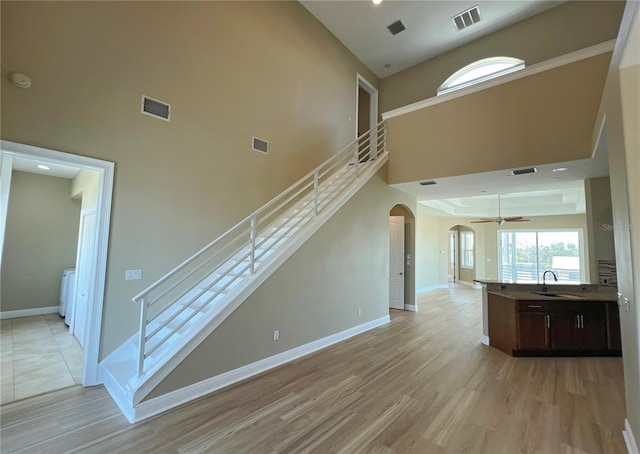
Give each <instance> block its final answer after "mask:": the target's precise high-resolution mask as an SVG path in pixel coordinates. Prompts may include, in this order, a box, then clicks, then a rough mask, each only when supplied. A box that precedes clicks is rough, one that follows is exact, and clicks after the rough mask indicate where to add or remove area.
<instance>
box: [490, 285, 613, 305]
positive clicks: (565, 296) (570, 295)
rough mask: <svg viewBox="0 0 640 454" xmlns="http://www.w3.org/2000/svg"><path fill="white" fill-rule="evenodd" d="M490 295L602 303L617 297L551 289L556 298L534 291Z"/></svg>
mask: <svg viewBox="0 0 640 454" xmlns="http://www.w3.org/2000/svg"><path fill="white" fill-rule="evenodd" d="M488 293H489V294H491V295H498V296H502V297H504V298H509V299H512V300H515V301H519V300H521V301H575V302H580V301H602V302H616V301H617V297H616V294H615V293H611V292H585V291H581V290H580V288H579V287H578V288H576V291H573V292H572V291H566V290H562V291H558V292H555V291H553V287H552V288H551V290H550V291H549V293H555V294H556V295H557V296H544V295H538V294H536V293H534V291H526V290H498V291H489V292H488Z"/></svg>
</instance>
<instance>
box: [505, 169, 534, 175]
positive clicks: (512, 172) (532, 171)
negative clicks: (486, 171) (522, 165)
mask: <svg viewBox="0 0 640 454" xmlns="http://www.w3.org/2000/svg"><path fill="white" fill-rule="evenodd" d="M537 171H538V169H536V168H535V167H529V168H528V169H518V170H512V171H511V175H526V174H527V173H536V172H537Z"/></svg>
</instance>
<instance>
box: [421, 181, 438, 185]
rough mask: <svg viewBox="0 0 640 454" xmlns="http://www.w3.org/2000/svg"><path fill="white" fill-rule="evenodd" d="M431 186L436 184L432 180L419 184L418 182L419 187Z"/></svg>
mask: <svg viewBox="0 0 640 454" xmlns="http://www.w3.org/2000/svg"><path fill="white" fill-rule="evenodd" d="M432 184H436V182H435V181H433V180H430V181H421V182H420V185H421V186H431V185H432Z"/></svg>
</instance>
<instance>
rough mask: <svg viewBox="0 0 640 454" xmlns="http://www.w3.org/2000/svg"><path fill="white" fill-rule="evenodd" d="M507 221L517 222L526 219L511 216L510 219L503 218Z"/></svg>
mask: <svg viewBox="0 0 640 454" xmlns="http://www.w3.org/2000/svg"><path fill="white" fill-rule="evenodd" d="M503 219H504V220H505V221H507V222H510V221H516V220H518V219H524V218H523V217H522V216H510V217H508V218H503Z"/></svg>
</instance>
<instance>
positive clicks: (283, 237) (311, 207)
mask: <svg viewBox="0 0 640 454" xmlns="http://www.w3.org/2000/svg"><path fill="white" fill-rule="evenodd" d="M385 133H386V129H385V122H384V121H382V122H380V123H378V124H377V125H376V126H374V127H373V128H371V129H370V130H369V131H367V132H366V133H364V134H362V135H361V136H360V137H358V138H357V139H355V140H354V141H353V142H351V143H350V144H349V145H347V146H346V147H345V148H343V149H342V150H341V151H339V152H338V153H336V154H335V155H333V156H332V157H331V158H329V159H328V160H327V161H325V162H324V163H322V164H321V165H320V166H318V167H317V168H316V169H314V170H312V171H311V172H309V173H308V174H307V175H305V176H304V177H302V178H301V179H300V180H298V181H297V182H296V183H294V184H293V185H291V186H290V187H289V188H288V189H286V190H285V191H283V192H282V193H280V194H279V195H278V196H276V197H275V198H274V199H272V200H271V201H269V202H267V203H266V204H265V205H263V206H262V207H260V208H259V209H257V210H256V211H254V212H253V213H251V214H250V215H249V216H247V217H246V218H244V219H243V220H242V221H240V222H238V223H237V224H236V225H234V226H233V227H231V228H230V229H229V230H227V231H226V232H225V233H224V234H222V235H221V236H220V237H218V238H217V239H215V240H214V241H212V242H211V243H209V244H208V245H206V246H205V247H203V248H202V249H201V250H200V251H198V252H197V253H195V254H194V255H193V256H191V257H189V258H188V259H187V260H185V261H184V262H182V263H181V264H180V265H178V266H177V267H175V268H174V269H173V270H171V271H170V272H169V273H167V274H166V275H165V276H163V277H161V278H160V279H158V280H157V281H156V282H154V283H153V284H151V285H150V286H149V287H147V288H146V289H145V290H143V291H142V292H140V293H139V294H137V295H136V296H135V297H133V301H134V302H136V303H140V308H141V309H140V311H141V314H140V332H139V338H138V341H139V343H138V376H141V375H142V374H143V373H144V372H145V371H146V370H148V368H149V366H150V364H151V363H150V360H151V358H150V357H152V355H153V354H154V353H155V352H156V351H158V349H159V348H160V347H161V346H162V345H164V344H165V343H167V342H171V340H172V338H173V336H174V335H175V334H176V333H178V332H179V331H180V330H181V329H183V328H184V327H185V326H186V325H187V324H188V323H189V321H191V320H192V319H194V318H195V317H199V316H201V315H202V311H203V310H205V309H207V307H210V305H211V304H217V303H220V302H221V301H222V300H223V299H224V297H225V295H227V294H228V293H230V292H232V291H234V289H235V287H236V286H238V285H241V283H242V281H244V280H245V279H247V278H249V277H250V276H252V275H253V274H255V273H256V272H257V271H259V270H260V268H261V266H263V265H264V264H265V263H266V260H267V259H268V258H269V256H270V255H271V254H272V253H274V252H275V250H276V249H277V248H278V247H279V246H282V245H283V244H284V243H285V242H286V241H287V240H288V239H289V238H291V237H292V236H293V235H294V234H295V232H297V231H298V230H299V229H300V228H302V227H303V226H304V225H305V224H306V223H307V222H309V221H310V220H312V219H313V218H315V217H316V216H317V215H318V213H320V212H322V210H323V209H325V207H327V206H328V205H330V204H331V202H332V201H333V200H335V198H336V197H338V196H339V195H340V194H341V193H342V192H343V190H344V189H346V188H347V187H348V186H349V185H350V184H351V183H352V182H353V181H355V180H357V179H358V177H359V176H360V173H361V170H362V168H363V167H364V166H367V165H369V164H370V163H371V162H372V161H374V160H375V159H376V157H377V156H379V155H381V154H382V153H384V151H385V148H386V147H385ZM285 214H286V216H285Z"/></svg>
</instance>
